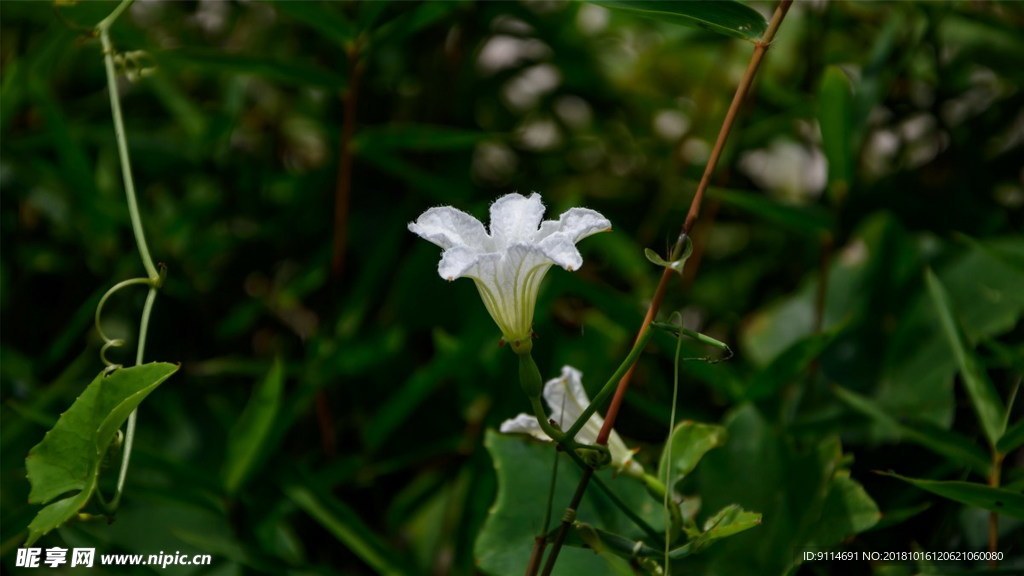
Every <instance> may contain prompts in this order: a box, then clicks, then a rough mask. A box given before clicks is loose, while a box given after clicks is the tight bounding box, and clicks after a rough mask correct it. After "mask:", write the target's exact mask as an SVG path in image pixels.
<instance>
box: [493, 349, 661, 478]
mask: <svg viewBox="0 0 1024 576" xmlns="http://www.w3.org/2000/svg"><path fill="white" fill-rule="evenodd" d="M544 401H545V402H546V403H547V405H548V408H549V409H550V410H551V413H552V415H551V419H552V420H554V421H555V422H557V423H558V425H559V427H560V428H561V429H562V430H567V429H568V428H569V427H570V426H572V425H573V423H574V422H576V419H577V418H579V417H580V414H582V413H583V410H584V409H585V408H586V407H587V406H588V405H590V398H589V397H588V396H587V391H586V390H584V389H583V373H581V372H580V371H579V370H577V369H575V368H573V367H572V366H565V367H563V368H562V375H561V377H559V378H554V379H552V380H548V382H547V384H545V385H544ZM603 425H604V419H603V418H601V417H600V416H598V415H597V414H596V413H595V414H591V416H590V418H589V419H588V420H587V422H586V424H584V425H583V427H582V428H580V431H579V433H578V434H576V438H575V440H576V441H577V442H580V443H583V444H593V443H594V442H596V441H597V435H598V433H599V432H600V431H601V426H603ZM500 431H501V432H502V433H503V434H529V435H530V436H533V437H534V438H536V439H538V440H544V441H551V438H549V437H548V435H547V434H545V433H544V430H542V429H541V427H540V423H539V422H537V418H535V417H533V416H530V415H529V414H520V415H518V416H516V417H515V418H512V419H510V420H505V421H504V422H502V423H501V428H500ZM608 451H609V452H611V456H612V466H614V467H615V469H616V470H618V471H619V472H623V473H626V474H629V475H631V476H641V475H643V472H644V469H643V467H642V466H640V464H639V463H638V462H636V461H635V460H633V451H632V450H630V449H629V448H627V447H626V443H625V442H623V441H622V438H620V437H619V435H618V434H617V433H616V432H615V431H614V430H612V433H611V435H610V436H608Z"/></svg>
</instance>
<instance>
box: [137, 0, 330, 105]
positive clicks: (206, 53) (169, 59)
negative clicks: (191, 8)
mask: <svg viewBox="0 0 1024 576" xmlns="http://www.w3.org/2000/svg"><path fill="white" fill-rule="evenodd" d="M296 4H301V2H296ZM156 57H157V58H158V59H159V60H160V61H161V62H165V63H167V64H169V65H171V66H173V67H177V68H185V69H193V70H197V71H202V72H212V73H216V74H230V75H242V74H252V75H254V76H262V77H264V78H267V79H270V80H274V81H277V82H281V83H283V84H291V85H294V86H320V87H322V88H329V89H332V90H338V91H340V90H344V89H345V86H347V84H348V82H347V80H346V79H345V77H343V76H341V75H339V74H337V73H335V72H334V71H332V70H328V69H326V68H322V67H320V66H316V65H313V64H307V63H305V62H301V61H294V60H292V61H279V60H270V59H267V58H263V57H259V56H248V55H244V54H231V53H227V52H223V51H220V50H204V49H196V48H181V49H178V50H169V51H166V52H162V53H160V54H158V55H156Z"/></svg>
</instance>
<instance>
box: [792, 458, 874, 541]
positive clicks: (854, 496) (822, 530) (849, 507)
mask: <svg viewBox="0 0 1024 576" xmlns="http://www.w3.org/2000/svg"><path fill="white" fill-rule="evenodd" d="M821 517H822V518H831V519H832V521H831V522H828V523H825V524H823V525H822V526H820V527H819V528H818V529H817V530H816V531H815V533H814V535H813V536H812V538H811V544H810V546H809V547H811V548H814V547H821V548H826V547H828V546H829V545H830V543H832V542H839V541H841V540H842V539H843V538H845V537H846V535H847V534H859V533H861V532H864V531H865V530H868V529H869V528H872V527H873V526H875V525H876V524H878V521H879V520H881V518H882V513H881V512H880V511H879V510H878V505H877V504H875V501H874V500H872V499H871V496H869V495H868V493H867V491H865V490H864V487H863V486H861V485H860V484H858V483H857V482H855V481H854V480H853V479H852V478H850V474H849V472H847V471H844V472H842V473H839V474H836V476H835V478H834V479H833V481H832V485H831V486H830V487H829V492H828V495H827V496H826V497H825V503H824V505H823V506H822V511H821Z"/></svg>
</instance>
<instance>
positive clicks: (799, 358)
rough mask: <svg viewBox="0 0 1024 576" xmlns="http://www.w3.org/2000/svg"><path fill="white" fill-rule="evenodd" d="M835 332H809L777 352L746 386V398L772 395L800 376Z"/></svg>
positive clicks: (833, 336) (755, 398)
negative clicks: (782, 350) (808, 334)
mask: <svg viewBox="0 0 1024 576" xmlns="http://www.w3.org/2000/svg"><path fill="white" fill-rule="evenodd" d="M835 335H836V332H835V331H830V332H826V333H823V334H811V335H810V336H808V337H807V338H804V339H803V340H800V341H799V342H797V343H796V344H793V345H792V346H790V347H789V348H787V349H786V351H785V352H783V353H782V354H779V355H778V356H776V357H775V359H774V360H772V362H771V364H769V365H768V366H765V367H764V368H763V369H762V370H759V371H758V372H757V373H756V374H755V375H754V379H753V381H751V383H750V387H749V388H747V391H746V397H747V399H748V400H760V399H762V398H767V397H769V396H772V395H774V394H775V393H776V392H778V391H779V390H781V389H782V387H783V386H785V385H786V384H789V383H792V382H794V381H795V380H796V379H798V378H799V377H800V375H801V374H802V373H804V371H805V370H807V367H808V365H810V363H811V362H813V361H814V360H815V359H816V358H818V356H820V355H821V353H822V352H823V351H824V350H825V348H827V347H828V345H829V344H831V343H832V340H833V339H834V338H835Z"/></svg>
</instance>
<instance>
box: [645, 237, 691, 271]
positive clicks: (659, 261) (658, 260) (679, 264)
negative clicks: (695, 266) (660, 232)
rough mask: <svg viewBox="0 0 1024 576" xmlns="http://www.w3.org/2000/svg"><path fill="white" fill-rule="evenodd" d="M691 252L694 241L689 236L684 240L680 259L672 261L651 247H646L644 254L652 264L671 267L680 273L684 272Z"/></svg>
mask: <svg viewBox="0 0 1024 576" xmlns="http://www.w3.org/2000/svg"><path fill="white" fill-rule="evenodd" d="M690 254H693V242H692V241H690V239H689V238H686V241H685V242H684V246H683V254H682V255H681V256H679V258H678V259H676V260H673V261H671V262H669V261H668V260H665V259H664V258H662V257H661V256H660V255H659V254H658V253H657V252H655V251H654V250H651V249H650V248H644V256H645V257H647V260H648V261H649V262H650V263H651V264H654V265H655V266H660V267H662V268H671V269H672V270H673V271H675V272H677V273H679V274H682V273H683V266H685V265H686V259H687V258H689V257H690Z"/></svg>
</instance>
